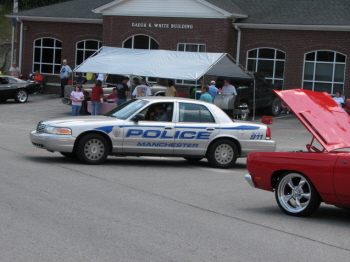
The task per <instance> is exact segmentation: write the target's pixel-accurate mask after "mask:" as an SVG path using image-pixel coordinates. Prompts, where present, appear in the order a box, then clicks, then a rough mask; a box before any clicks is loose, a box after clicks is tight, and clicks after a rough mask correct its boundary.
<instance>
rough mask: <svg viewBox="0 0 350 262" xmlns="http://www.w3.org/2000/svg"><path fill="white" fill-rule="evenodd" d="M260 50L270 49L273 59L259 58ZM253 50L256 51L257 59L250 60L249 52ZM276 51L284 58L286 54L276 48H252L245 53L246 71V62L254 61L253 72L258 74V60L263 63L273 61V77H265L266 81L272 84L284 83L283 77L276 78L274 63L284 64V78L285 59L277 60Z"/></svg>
mask: <svg viewBox="0 0 350 262" xmlns="http://www.w3.org/2000/svg"><path fill="white" fill-rule="evenodd" d="M260 49H271V50H274V51H275V54H274V58H273V59H272V58H259V50H260ZM254 50H257V57H255V58H250V57H249V52H250V51H254ZM277 51H279V52H282V53H284V55H285V57H286V55H287V54H286V52H284V51H282V50H280V49H277V48H271V47H258V48H253V49H250V50H248V51H247V61H246V70H248V61H249V60H255V68H254V70H253V71H254V72H258V71H257V70H258V68H257V67H258V61H259V60H263V61H273V76H272V77H266V79H267V80H270V81H271V82H272V83H275V81H282V82H283V83H284V77H283V78H281V77H276V62H283V63H284V67H283V76H284V72H285V65H286V58H284V59H277V58H276V57H277Z"/></svg>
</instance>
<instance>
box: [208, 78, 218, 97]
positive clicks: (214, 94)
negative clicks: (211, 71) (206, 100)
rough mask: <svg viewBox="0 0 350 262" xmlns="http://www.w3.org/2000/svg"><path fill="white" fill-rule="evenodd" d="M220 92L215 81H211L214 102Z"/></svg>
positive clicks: (210, 91) (210, 87)
mask: <svg viewBox="0 0 350 262" xmlns="http://www.w3.org/2000/svg"><path fill="white" fill-rule="evenodd" d="M218 92H219V91H218V89H217V88H216V86H215V81H211V82H210V86H209V94H210V95H211V97H212V98H213V100H214V98H215V96H216V95H217V94H218Z"/></svg>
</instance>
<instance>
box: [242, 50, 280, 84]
mask: <svg viewBox="0 0 350 262" xmlns="http://www.w3.org/2000/svg"><path fill="white" fill-rule="evenodd" d="M285 60H286V53H285V52H282V51H280V50H277V49H272V48H257V49H253V50H249V51H248V56H247V70H248V71H252V72H258V73H260V74H262V75H263V76H264V77H265V78H266V79H268V80H271V82H272V83H274V84H275V85H279V86H283V78H284V64H285Z"/></svg>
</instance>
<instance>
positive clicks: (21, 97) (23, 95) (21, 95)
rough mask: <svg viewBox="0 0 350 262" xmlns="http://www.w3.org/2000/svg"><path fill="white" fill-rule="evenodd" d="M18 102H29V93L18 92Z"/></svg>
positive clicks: (16, 98)
mask: <svg viewBox="0 0 350 262" xmlns="http://www.w3.org/2000/svg"><path fill="white" fill-rule="evenodd" d="M15 100H16V102H18V103H24V102H26V101H27V100H28V93H27V91H26V90H23V89H21V90H18V91H17V93H16V97H15Z"/></svg>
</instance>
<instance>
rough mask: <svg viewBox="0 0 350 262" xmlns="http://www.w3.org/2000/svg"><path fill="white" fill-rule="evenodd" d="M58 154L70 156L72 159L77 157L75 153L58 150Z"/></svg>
mask: <svg viewBox="0 0 350 262" xmlns="http://www.w3.org/2000/svg"><path fill="white" fill-rule="evenodd" d="M60 154H61V155H62V156H65V157H67V158H72V159H73V158H76V157H77V155H76V154H75V153H66V152H60Z"/></svg>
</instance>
